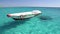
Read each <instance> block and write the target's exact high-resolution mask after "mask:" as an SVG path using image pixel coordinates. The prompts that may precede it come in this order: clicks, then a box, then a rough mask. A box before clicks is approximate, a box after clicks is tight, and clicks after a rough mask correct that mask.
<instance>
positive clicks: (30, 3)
mask: <svg viewBox="0 0 60 34" xmlns="http://www.w3.org/2000/svg"><path fill="white" fill-rule="evenodd" d="M0 7H60V0H0Z"/></svg>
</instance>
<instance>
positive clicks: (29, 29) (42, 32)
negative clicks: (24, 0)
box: [0, 7, 60, 34]
mask: <svg viewBox="0 0 60 34" xmlns="http://www.w3.org/2000/svg"><path fill="white" fill-rule="evenodd" d="M32 10H40V11H42V14H41V15H38V16H35V17H33V18H29V19H25V20H19V21H14V20H13V19H12V18H8V17H7V16H6V15H7V14H10V13H19V12H27V11H32ZM41 16H43V17H47V18H46V20H44V19H40V18H41ZM0 34H60V8H52V7H51V8H49V7H5V8H0Z"/></svg>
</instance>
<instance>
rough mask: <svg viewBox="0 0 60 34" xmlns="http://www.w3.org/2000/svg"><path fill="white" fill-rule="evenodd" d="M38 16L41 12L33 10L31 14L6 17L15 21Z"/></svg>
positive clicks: (16, 14)
mask: <svg viewBox="0 0 60 34" xmlns="http://www.w3.org/2000/svg"><path fill="white" fill-rule="evenodd" d="M39 14H41V11H39V10H33V11H32V12H22V13H13V14H8V15H7V16H8V17H11V18H13V19H15V20H19V19H25V18H30V17H33V16H36V15H39Z"/></svg>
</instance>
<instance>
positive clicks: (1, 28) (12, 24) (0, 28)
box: [0, 19, 29, 34]
mask: <svg viewBox="0 0 60 34" xmlns="http://www.w3.org/2000/svg"><path fill="white" fill-rule="evenodd" d="M28 20H29V19H24V20H16V21H12V22H8V24H5V25H3V26H0V34H2V33H3V32H4V31H5V30H9V29H11V28H15V27H17V26H18V25H22V24H24V23H26V21H28Z"/></svg>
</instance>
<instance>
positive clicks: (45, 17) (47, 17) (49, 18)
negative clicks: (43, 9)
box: [40, 16, 52, 20]
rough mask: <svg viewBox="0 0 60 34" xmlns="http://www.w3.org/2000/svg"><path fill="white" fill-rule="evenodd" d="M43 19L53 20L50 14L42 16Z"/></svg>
mask: <svg viewBox="0 0 60 34" xmlns="http://www.w3.org/2000/svg"><path fill="white" fill-rule="evenodd" d="M40 19H41V20H52V17H50V16H40Z"/></svg>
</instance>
